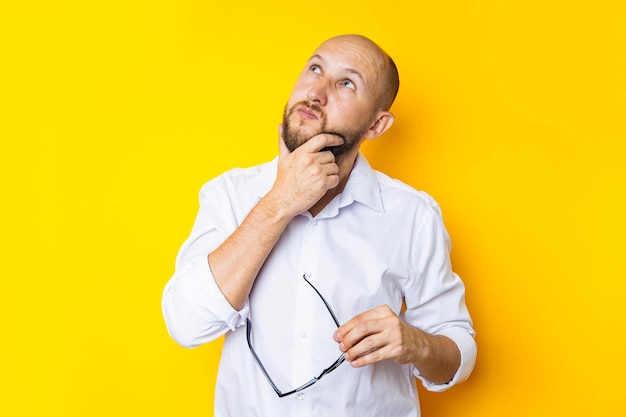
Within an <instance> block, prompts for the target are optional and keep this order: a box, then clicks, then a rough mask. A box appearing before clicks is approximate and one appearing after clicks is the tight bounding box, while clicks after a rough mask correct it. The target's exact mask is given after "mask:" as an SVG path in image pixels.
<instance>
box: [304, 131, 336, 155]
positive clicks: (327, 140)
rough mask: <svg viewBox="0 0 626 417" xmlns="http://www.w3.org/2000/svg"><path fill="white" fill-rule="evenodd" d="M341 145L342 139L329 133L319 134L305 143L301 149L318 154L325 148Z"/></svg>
mask: <svg viewBox="0 0 626 417" xmlns="http://www.w3.org/2000/svg"><path fill="white" fill-rule="evenodd" d="M339 145H343V138H342V137H341V136H338V135H333V134H330V133H320V134H319V135H315V136H313V137H312V138H311V139H309V140H308V141H306V142H305V143H304V144H303V145H302V146H301V148H303V149H304V150H305V151H306V152H319V151H321V150H322V149H324V148H325V147H327V146H339Z"/></svg>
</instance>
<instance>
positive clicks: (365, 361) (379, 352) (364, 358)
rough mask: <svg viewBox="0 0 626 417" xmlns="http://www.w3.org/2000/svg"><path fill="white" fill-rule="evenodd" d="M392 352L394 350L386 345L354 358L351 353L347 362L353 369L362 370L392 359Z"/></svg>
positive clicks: (348, 354)
mask: <svg viewBox="0 0 626 417" xmlns="http://www.w3.org/2000/svg"><path fill="white" fill-rule="evenodd" d="M392 351H393V349H392V348H391V347H390V346H389V345H386V346H381V347H380V348H378V349H373V350H370V351H367V352H364V353H362V354H360V355H355V356H352V355H351V354H350V353H346V361H348V362H349V363H350V365H351V366H352V367H353V368H360V367H362V366H367V365H371V364H373V363H376V362H380V361H383V360H386V359H392V358H393V355H392Z"/></svg>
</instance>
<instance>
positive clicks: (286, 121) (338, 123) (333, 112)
mask: <svg viewBox="0 0 626 417" xmlns="http://www.w3.org/2000/svg"><path fill="white" fill-rule="evenodd" d="M380 67H381V63H380V56H379V54H377V51H375V50H373V49H372V48H371V46H370V45H368V44H366V43H363V42H362V41H359V40H350V39H331V40H330V41H327V42H326V43H324V44H322V45H321V46H320V47H319V48H318V49H317V51H316V52H315V54H314V55H313V56H312V57H311V59H309V61H308V62H307V65H306V67H305V68H304V70H303V72H302V73H301V74H300V76H299V77H298V80H297V81H296V84H295V87H294V89H293V92H292V93H291V97H290V98H289V101H288V102H287V105H286V106H285V112H284V114H283V139H284V141H285V145H286V146H287V148H288V149H289V150H290V151H292V152H293V151H294V150H295V149H296V148H297V147H298V146H300V145H302V144H303V143H304V142H306V141H307V140H309V139H310V138H312V137H313V136H315V135H318V134H320V133H330V134H336V135H339V136H342V137H343V139H344V144H343V145H341V146H338V147H333V148H331V149H330V150H331V151H333V153H335V155H336V156H340V155H343V154H345V153H348V152H350V151H351V150H353V149H354V148H355V147H356V146H358V145H359V144H360V143H361V141H362V138H363V136H364V135H365V134H366V132H367V131H368V129H369V128H370V126H371V125H372V124H373V123H374V122H375V117H376V98H377V96H378V95H377V93H378V90H377V88H378V84H377V82H378V80H377V76H378V74H379V72H380Z"/></svg>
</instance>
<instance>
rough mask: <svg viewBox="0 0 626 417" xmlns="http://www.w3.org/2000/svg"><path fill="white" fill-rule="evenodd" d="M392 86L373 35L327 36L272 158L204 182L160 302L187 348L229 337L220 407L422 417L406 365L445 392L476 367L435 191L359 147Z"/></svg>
mask: <svg viewBox="0 0 626 417" xmlns="http://www.w3.org/2000/svg"><path fill="white" fill-rule="evenodd" d="M398 86H399V78H398V72H397V69H396V66H395V64H394V62H393V60H392V59H391V58H390V57H389V56H388V55H387V54H386V53H385V52H384V51H383V50H382V49H381V48H380V47H379V46H378V45H376V44H375V43H374V42H372V41H371V40H369V39H367V38H365V37H363V36H358V35H344V36H338V37H334V38H331V39H329V40H327V41H326V42H324V43H322V44H321V45H320V46H319V47H318V48H317V50H316V51H315V52H314V53H313V55H312V56H311V58H310V59H309V61H308V62H307V63H306V65H305V68H304V70H303V71H302V73H301V74H300V76H299V77H298V79H297V81H296V84H295V86H294V89H293V91H292V93H291V96H290V97H289V100H288V102H287V104H286V106H285V111H284V115H283V123H282V125H281V126H280V127H279V141H278V142H279V155H278V157H277V158H275V159H274V160H272V161H271V162H268V163H266V164H263V165H259V166H256V167H252V168H246V169H233V170H231V171H228V172H226V173H224V174H222V175H221V176H219V177H217V178H215V179H213V180H212V181H210V182H208V183H207V184H205V185H204V186H203V187H202V190H201V192H200V210H199V213H198V216H197V219H196V222H195V224H194V226H193V229H192V232H191V235H190V236H189V238H188V239H187V240H186V241H185V243H184V244H183V246H182V248H181V249H180V251H179V254H178V257H177V262H176V271H175V273H174V276H173V277H172V278H171V279H170V281H169V282H168V284H167V286H166V288H165V291H164V294H163V300H162V305H163V314H164V317H165V321H166V324H167V327H168V330H169V332H170V335H171V336H172V337H173V338H174V339H175V340H176V341H177V342H178V343H180V344H181V345H183V346H186V347H194V346H198V345H201V344H204V343H207V342H209V341H212V340H214V339H216V338H218V337H220V336H222V335H225V339H224V347H223V350H222V357H221V361H220V368H219V371H218V377H217V386H216V393H215V416H218V417H221V416H232V417H241V416H290V415H293V416H299V417H301V416H366V415H367V416H418V415H420V411H419V401H418V398H417V393H416V378H418V379H419V380H421V381H422V383H423V384H424V386H425V387H426V388H427V389H429V390H432V391H442V390H445V389H448V388H450V387H451V386H453V385H455V384H457V383H459V382H461V381H463V380H465V379H466V378H467V377H468V376H469V374H470V373H471V371H472V369H473V366H474V362H475V358H476V344H475V341H474V331H473V329H472V321H471V318H470V316H469V313H468V311H467V308H466V306H465V302H464V294H465V290H464V285H463V283H462V281H461V280H460V278H459V277H458V276H457V275H456V274H455V273H454V272H453V271H452V269H451V264H450V257H449V251H450V239H449V236H448V233H447V232H446V229H445V227H444V225H443V221H442V218H441V213H440V210H439V207H438V205H437V203H436V202H435V201H434V200H433V199H432V198H431V197H430V196H428V195H427V194H425V193H424V192H419V191H416V190H414V189H413V188H411V187H409V186H407V185H406V184H403V183H401V182H400V181H398V180H394V179H391V178H389V177H388V176H386V175H384V174H383V173H380V172H378V171H375V170H373V169H372V168H371V167H370V166H369V164H368V163H367V161H366V160H365V158H364V157H363V155H362V154H361V153H360V152H359V149H360V146H361V144H362V143H363V142H364V141H365V140H368V139H374V138H377V137H379V136H381V135H382V134H383V133H385V132H386V131H387V130H388V129H389V128H390V127H391V125H392V124H393V122H394V116H393V114H392V113H391V112H390V111H389V110H390V108H391V105H392V103H393V101H394V99H395V96H396V94H397V91H398ZM344 362H345V363H347V365H344Z"/></svg>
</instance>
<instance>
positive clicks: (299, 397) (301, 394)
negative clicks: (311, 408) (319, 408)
mask: <svg viewBox="0 0 626 417" xmlns="http://www.w3.org/2000/svg"><path fill="white" fill-rule="evenodd" d="M305 398H306V394H304V393H302V392H301V393H300V394H298V399H299V400H304V399H305Z"/></svg>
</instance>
